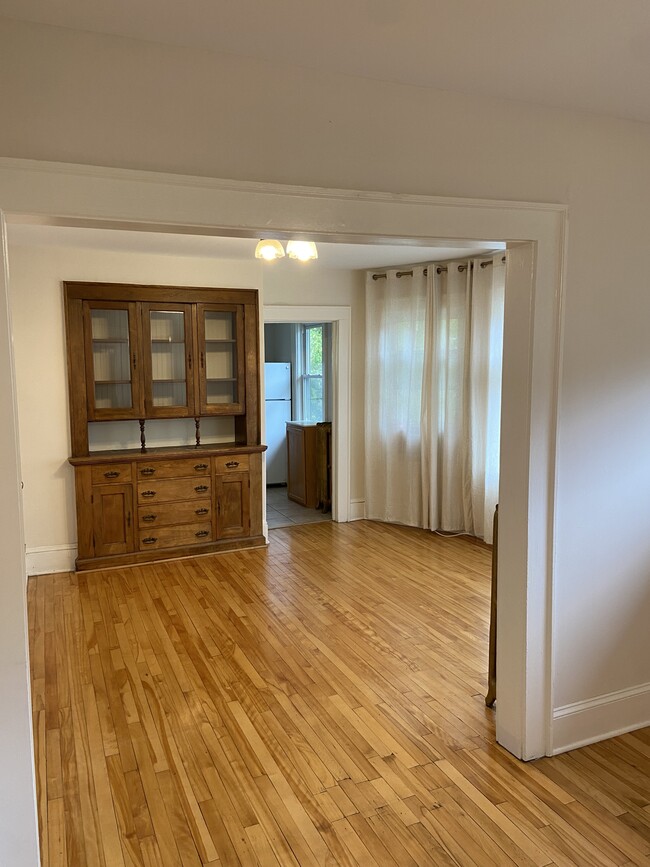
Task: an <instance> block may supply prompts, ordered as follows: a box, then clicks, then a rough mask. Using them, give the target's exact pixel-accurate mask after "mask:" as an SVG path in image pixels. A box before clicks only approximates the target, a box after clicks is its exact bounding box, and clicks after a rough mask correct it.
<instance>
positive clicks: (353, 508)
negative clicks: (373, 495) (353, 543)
mask: <svg viewBox="0 0 650 867" xmlns="http://www.w3.org/2000/svg"><path fill="white" fill-rule="evenodd" d="M365 517H366V501H365V500H350V521H363V520H364V519H365Z"/></svg>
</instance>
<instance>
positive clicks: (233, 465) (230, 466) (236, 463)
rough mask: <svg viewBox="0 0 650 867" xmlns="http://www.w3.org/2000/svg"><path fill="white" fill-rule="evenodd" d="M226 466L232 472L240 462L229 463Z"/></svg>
mask: <svg viewBox="0 0 650 867" xmlns="http://www.w3.org/2000/svg"><path fill="white" fill-rule="evenodd" d="M226 466H227V467H228V469H229V470H232V469H233V468H234V467H238V466H239V461H228V462H227V463H226Z"/></svg>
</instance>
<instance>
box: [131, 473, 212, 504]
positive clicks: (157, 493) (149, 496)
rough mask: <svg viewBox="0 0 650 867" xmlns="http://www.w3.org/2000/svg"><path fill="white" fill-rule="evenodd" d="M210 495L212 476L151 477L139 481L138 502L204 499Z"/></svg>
mask: <svg viewBox="0 0 650 867" xmlns="http://www.w3.org/2000/svg"><path fill="white" fill-rule="evenodd" d="M209 496H210V478H209V477H208V478H199V479H150V480H149V481H147V482H138V503H139V504H140V505H145V504H146V503H159V502H167V503H172V502H174V501H176V500H198V499H201V500H204V499H206V498H208V497H209Z"/></svg>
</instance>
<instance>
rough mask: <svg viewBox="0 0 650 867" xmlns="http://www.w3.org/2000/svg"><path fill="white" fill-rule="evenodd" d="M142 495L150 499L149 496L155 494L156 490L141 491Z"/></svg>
mask: <svg viewBox="0 0 650 867" xmlns="http://www.w3.org/2000/svg"><path fill="white" fill-rule="evenodd" d="M142 496H143V497H147V499H150V498H151V497H155V496H156V492H155V491H143V492H142Z"/></svg>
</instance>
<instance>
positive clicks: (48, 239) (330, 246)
mask: <svg viewBox="0 0 650 867" xmlns="http://www.w3.org/2000/svg"><path fill="white" fill-rule="evenodd" d="M7 236H8V240H9V243H10V244H14V245H19V246H39V247H40V246H57V247H75V248H85V249H90V250H107V251H116V252H120V251H121V252H127V253H153V254H156V255H166V256H200V257H204V258H215V259H240V260H241V259H244V260H247V259H251V260H252V259H253V255H254V253H255V245H256V243H257V240H258V239H257V238H222V237H213V236H207V235H185V234H184V235H172V234H167V233H163V232H134V231H124V230H121V229H88V228H70V227H67V226H42V225H29V224H19V223H18V224H12V223H10V224H9V225H8V226H7ZM504 248H505V244H503V243H498V242H496V241H484V242H478V241H477V242H475V241H466V242H463V241H457V242H454V243H453V244H451V243H450V242H449V241H441V242H439V243H438V242H431V243H430V244H429V245H428V246H414V245H413V244H405V243H398V242H397V241H396V242H395V243H391V244H384V243H377V242H376V243H372V244H340V243H336V244H334V243H323V242H321V241H319V242H318V261H317V262H315V263H310V265H309V267H322V268H346V269H353V270H356V269H366V268H386V267H389V266H398V265H415V264H417V263H418V262H436V261H437V262H439V261H444V260H446V259H456V258H465V257H467V256H472V255H476V254H480V253H485V252H488V251H490V250H502V249H504ZM265 267H273V265H272V264H271V265H268V266H266V265H265Z"/></svg>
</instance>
